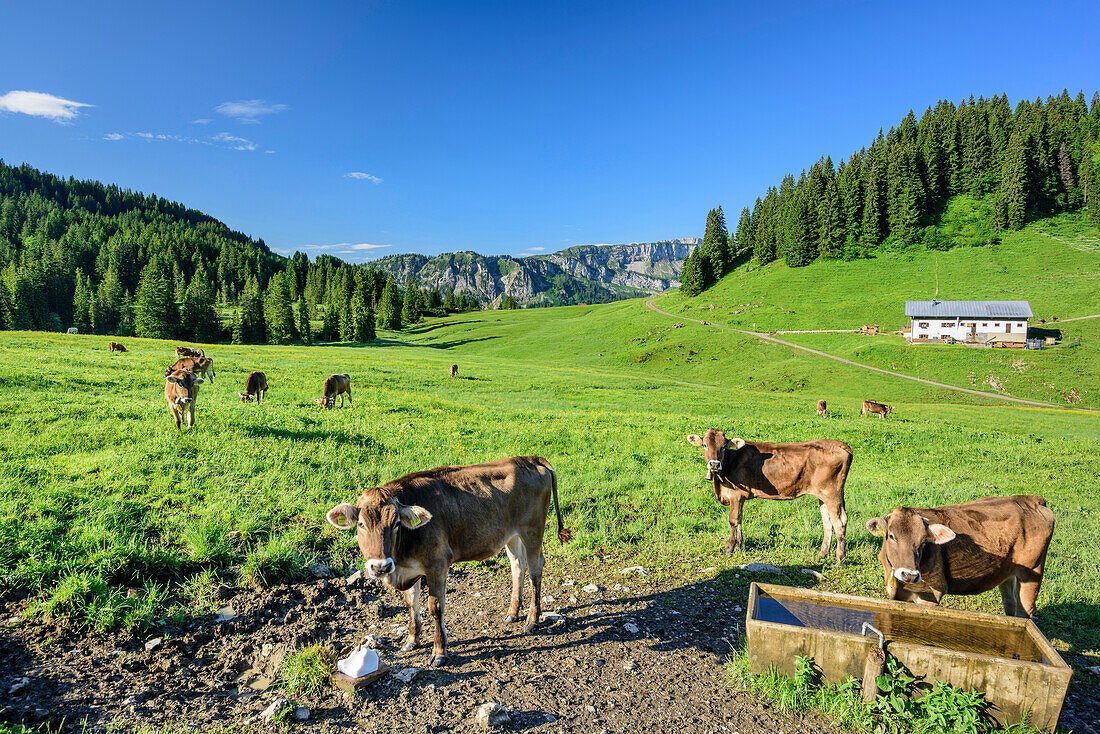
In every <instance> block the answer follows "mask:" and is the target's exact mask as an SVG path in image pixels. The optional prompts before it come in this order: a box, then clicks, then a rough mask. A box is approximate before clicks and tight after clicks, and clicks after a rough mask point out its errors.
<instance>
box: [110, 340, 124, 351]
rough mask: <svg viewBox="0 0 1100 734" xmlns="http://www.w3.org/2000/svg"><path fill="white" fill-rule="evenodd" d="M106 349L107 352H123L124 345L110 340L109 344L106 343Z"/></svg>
mask: <svg viewBox="0 0 1100 734" xmlns="http://www.w3.org/2000/svg"><path fill="white" fill-rule="evenodd" d="M107 351H108V352H125V351H126V347H124V346H122V345H121V344H119V343H117V342H110V343H109V344H107Z"/></svg>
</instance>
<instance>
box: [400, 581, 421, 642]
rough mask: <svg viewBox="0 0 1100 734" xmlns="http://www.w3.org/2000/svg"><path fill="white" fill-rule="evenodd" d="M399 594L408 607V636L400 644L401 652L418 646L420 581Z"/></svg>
mask: <svg viewBox="0 0 1100 734" xmlns="http://www.w3.org/2000/svg"><path fill="white" fill-rule="evenodd" d="M401 595H402V596H403V597H405V605H406V606H407V607H408V608H409V638H408V639H407V640H405V644H404V645H402V646H401V652H408V651H409V650H415V649H416V648H417V647H419V646H420V581H419V580H417V582H416V583H415V584H413V585H412V586H410V587H409V588H408V589H406V590H405V591H402V592H401Z"/></svg>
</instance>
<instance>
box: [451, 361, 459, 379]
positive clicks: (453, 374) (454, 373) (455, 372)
mask: <svg viewBox="0 0 1100 734" xmlns="http://www.w3.org/2000/svg"><path fill="white" fill-rule="evenodd" d="M451 377H458V365H457V364H452V365H451Z"/></svg>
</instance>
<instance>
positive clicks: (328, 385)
mask: <svg viewBox="0 0 1100 734" xmlns="http://www.w3.org/2000/svg"><path fill="white" fill-rule="evenodd" d="M344 393H347V396H348V405H351V377H350V376H349V375H329V377H328V378H327V379H326V380H325V387H324V392H323V394H322V395H321V397H319V398H317V402H318V403H320V404H321V405H323V406H324V407H325V409H326V410H327V409H329V408H335V407H336V396H337V395H339V396H340V407H341V408H343V407H344Z"/></svg>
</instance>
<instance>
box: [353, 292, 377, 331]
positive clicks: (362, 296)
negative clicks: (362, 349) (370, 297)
mask: <svg viewBox="0 0 1100 734" xmlns="http://www.w3.org/2000/svg"><path fill="white" fill-rule="evenodd" d="M351 318H352V321H353V322H354V323H355V334H354V335H353V336H354V338H355V341H357V342H358V343H360V344H366V343H367V342H370V341H374V313H373V312H372V311H371V308H370V304H368V303H367V294H366V292H365V291H363V290H358V291H356V293H355V295H354V296H352V299H351Z"/></svg>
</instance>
